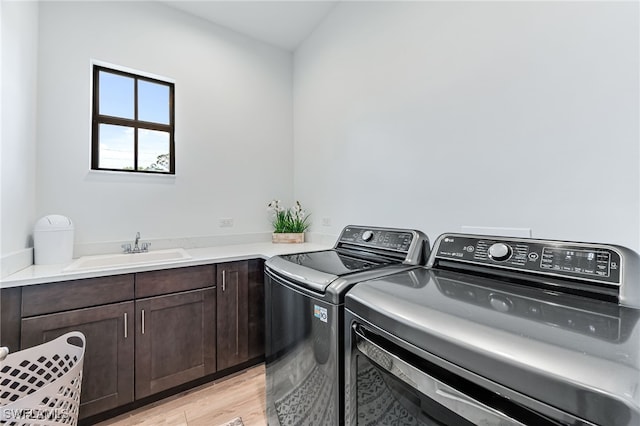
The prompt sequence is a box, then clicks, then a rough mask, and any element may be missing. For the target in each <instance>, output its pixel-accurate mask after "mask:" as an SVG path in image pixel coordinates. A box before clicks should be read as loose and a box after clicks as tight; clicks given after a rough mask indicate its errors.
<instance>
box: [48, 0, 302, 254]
mask: <svg viewBox="0 0 640 426" xmlns="http://www.w3.org/2000/svg"><path fill="white" fill-rule="evenodd" d="M39 42H40V55H39V85H40V90H39V96H38V129H39V132H38V155H37V159H38V160H37V164H38V172H37V200H38V202H37V213H38V216H41V215H45V214H51V213H57V214H64V215H68V216H69V217H71V219H72V220H73V221H74V222H75V225H76V243H77V244H83V243H94V242H102V241H119V240H120V241H122V240H126V241H128V240H132V239H133V237H134V236H135V232H136V231H140V232H141V234H142V237H143V240H144V239H154V238H174V237H193V236H211V235H223V234H232V233H233V234H247V233H254V232H268V231H269V230H270V224H269V221H268V217H267V214H266V204H267V203H268V202H269V201H270V200H271V198H273V197H279V198H283V199H290V198H291V195H292V192H293V188H292V180H293V178H292V173H293V172H292V155H293V154H292V86H291V81H292V75H291V73H292V71H291V69H292V67H291V65H292V57H291V53H289V52H286V51H284V50H280V49H277V48H274V47H271V46H269V45H267V44H264V43H261V42H257V41H254V40H252V39H250V38H247V37H244V36H240V35H238V34H237V33H234V32H232V31H229V30H226V29H223V28H221V27H216V26H214V25H212V24H210V23H207V22H206V21H203V20H200V19H197V18H194V17H191V16H190V15H187V14H185V13H183V12H180V11H177V10H174V9H171V8H169V7H168V6H165V5H162V4H158V3H147V2H43V3H42V4H41V6H40V37H39ZM92 58H93V59H97V60H100V61H106V62H109V63H113V64H118V65H121V66H125V67H129V68H133V69H136V70H141V71H145V72H149V73H153V74H156V75H160V76H165V77H169V78H173V79H175V81H176V177H175V179H172V178H166V177H149V176H132V175H125V176H123V175H122V174H116V175H109V174H104V173H102V174H100V173H95V172H94V173H90V172H89V168H90V162H89V159H90V144H91V141H90V108H89V98H90V60H91V59H92ZM220 218H233V219H234V221H235V226H234V227H233V228H219V226H218V225H219V219H220Z"/></svg>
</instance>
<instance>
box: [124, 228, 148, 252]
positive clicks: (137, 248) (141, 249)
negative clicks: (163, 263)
mask: <svg viewBox="0 0 640 426" xmlns="http://www.w3.org/2000/svg"><path fill="white" fill-rule="evenodd" d="M139 242H140V232H136V239H135V241H134V243H133V248H131V243H127V244H123V245H122V249H123V251H124V252H125V253H144V252H147V251H149V246H150V245H151V243H142V244H140V245H139Z"/></svg>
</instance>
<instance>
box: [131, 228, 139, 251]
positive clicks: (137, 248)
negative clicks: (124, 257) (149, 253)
mask: <svg viewBox="0 0 640 426" xmlns="http://www.w3.org/2000/svg"><path fill="white" fill-rule="evenodd" d="M138 241H140V232H136V241H135V243H134V246H133V252H134V253H135V252H137V251H140V247H138Z"/></svg>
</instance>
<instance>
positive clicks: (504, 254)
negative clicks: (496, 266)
mask: <svg viewBox="0 0 640 426" xmlns="http://www.w3.org/2000/svg"><path fill="white" fill-rule="evenodd" d="M510 256H511V247H509V246H508V245H506V244H504V243H495V244H493V245H492V246H491V247H489V257H490V258H491V259H493V260H495V261H497V262H500V261H503V260H507V259H508V258H509V257H510Z"/></svg>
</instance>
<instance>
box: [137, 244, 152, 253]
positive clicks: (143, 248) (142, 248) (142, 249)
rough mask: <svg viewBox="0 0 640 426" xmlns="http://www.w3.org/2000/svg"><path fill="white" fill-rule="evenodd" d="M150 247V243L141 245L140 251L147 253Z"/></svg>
mask: <svg viewBox="0 0 640 426" xmlns="http://www.w3.org/2000/svg"><path fill="white" fill-rule="evenodd" d="M150 245H151V243H142V247H141V248H140V251H149V246H150Z"/></svg>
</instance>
